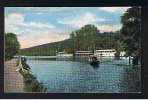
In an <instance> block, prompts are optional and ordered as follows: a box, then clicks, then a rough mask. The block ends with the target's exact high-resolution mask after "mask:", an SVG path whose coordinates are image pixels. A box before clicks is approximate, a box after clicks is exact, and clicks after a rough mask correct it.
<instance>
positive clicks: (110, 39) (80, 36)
mask: <svg viewBox="0 0 148 100" xmlns="http://www.w3.org/2000/svg"><path fill="white" fill-rule="evenodd" d="M121 39H122V36H121V34H120V33H119V32H104V33H100V32H99V30H97V28H96V27H95V26H94V25H85V26H84V27H82V28H81V29H79V30H76V31H73V32H72V33H71V34H70V38H69V39H67V40H64V41H59V42H54V43H49V44H44V45H40V46H36V47H31V48H27V49H22V50H20V52H19V54H20V55H26V56H55V55H56V52H61V51H66V52H67V53H74V52H75V51H76V50H90V51H94V50H95V49H116V50H117V51H118V52H119V51H122V50H123V48H122V45H123V43H122V42H119V40H121Z"/></svg>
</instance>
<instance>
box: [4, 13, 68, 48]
mask: <svg viewBox="0 0 148 100" xmlns="http://www.w3.org/2000/svg"><path fill="white" fill-rule="evenodd" d="M24 17H25V16H24V15H23V14H20V13H11V14H9V15H7V17H5V32H6V33H8V32H12V33H15V34H17V35H18V41H19V42H20V44H21V48H28V47H31V46H36V45H40V44H45V43H50V42H55V41H60V40H64V39H66V38H67V37H68V35H67V34H62V35H61V34H60V33H58V32H54V31H53V30H55V26H53V25H51V24H49V23H41V22H25V19H24Z"/></svg>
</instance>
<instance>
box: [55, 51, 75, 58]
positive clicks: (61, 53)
mask: <svg viewBox="0 0 148 100" xmlns="http://www.w3.org/2000/svg"><path fill="white" fill-rule="evenodd" d="M56 56H57V57H72V56H73V54H68V53H65V52H58V53H57V55H56Z"/></svg>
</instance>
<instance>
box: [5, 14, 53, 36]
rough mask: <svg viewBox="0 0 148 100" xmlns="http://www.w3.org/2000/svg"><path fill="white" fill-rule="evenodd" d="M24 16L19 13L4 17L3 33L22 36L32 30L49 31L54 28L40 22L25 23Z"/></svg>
mask: <svg viewBox="0 0 148 100" xmlns="http://www.w3.org/2000/svg"><path fill="white" fill-rule="evenodd" d="M24 17H25V16H24V15H23V14H20V13H11V14H9V15H7V16H6V17H5V32H13V33H15V34H22V33H25V32H26V31H27V32H28V31H30V32H29V33H31V32H32V30H40V29H41V30H50V29H53V28H55V26H54V25H51V24H49V23H41V22H25V21H24Z"/></svg>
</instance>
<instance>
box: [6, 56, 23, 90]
mask: <svg viewBox="0 0 148 100" xmlns="http://www.w3.org/2000/svg"><path fill="white" fill-rule="evenodd" d="M16 66H17V59H12V60H9V61H6V62H5V65H4V92H13V93H21V92H24V79H23V76H22V75H21V74H20V73H19V72H18V71H16V69H17V67H16Z"/></svg>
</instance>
